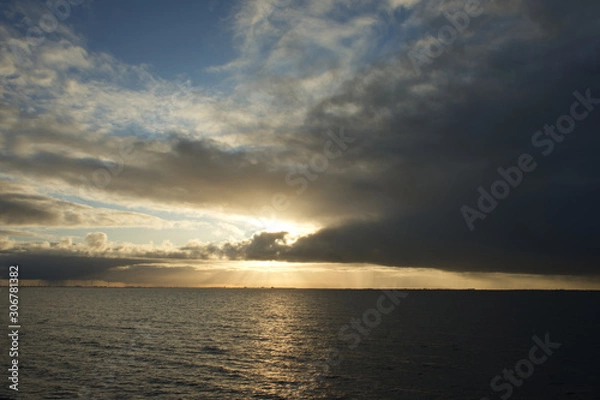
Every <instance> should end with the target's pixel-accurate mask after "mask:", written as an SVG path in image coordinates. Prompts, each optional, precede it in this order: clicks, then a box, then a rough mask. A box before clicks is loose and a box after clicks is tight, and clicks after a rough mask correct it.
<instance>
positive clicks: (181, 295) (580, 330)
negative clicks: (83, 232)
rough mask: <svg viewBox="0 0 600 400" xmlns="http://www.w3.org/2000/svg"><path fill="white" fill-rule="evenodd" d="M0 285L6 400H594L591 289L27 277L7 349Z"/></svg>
mask: <svg viewBox="0 0 600 400" xmlns="http://www.w3.org/2000/svg"><path fill="white" fill-rule="evenodd" d="M0 295H1V297H2V301H1V306H2V307H3V309H4V310H5V311H3V312H2V313H3V314H4V315H5V316H4V317H3V321H4V322H5V323H4V324H3V325H4V326H2V329H3V330H4V331H5V334H4V335H3V336H4V338H5V339H4V344H3V347H4V348H3V349H2V350H3V351H2V362H3V368H2V370H3V371H4V373H3V375H4V377H3V378H2V381H3V384H2V388H1V389H0V398H2V399H32V400H42V399H147V398H148V399H161V400H162V399H165V400H169V399H173V400H175V399H227V400H229V399H340V400H341V399H476V400H482V399H485V400H493V399H503V400H507V399H509V398H512V399H544V400H550V399H569V400H573V399H600V293H599V292H583V291H476V290H465V291H444V290H407V291H398V290H389V291H381V290H305V289H277V288H273V289H270V288H265V289H224V288H222V289H212V288H211V289H176V288H81V287H22V288H20V291H19V321H18V322H19V328H18V357H10V356H9V352H10V347H11V346H12V345H14V343H13V342H12V339H11V337H10V336H9V335H10V334H11V329H9V328H8V325H9V321H8V311H9V310H8V307H9V304H8V299H7V297H8V296H7V292H6V288H3V290H2V293H0ZM13 355H14V354H13ZM13 359H18V364H17V365H18V386H17V388H18V391H15V390H13V389H10V387H9V385H11V384H12V383H11V380H10V377H11V374H12V372H11V371H8V368H9V367H11V365H12V364H11V363H12V360H13ZM13 387H14V386H13Z"/></svg>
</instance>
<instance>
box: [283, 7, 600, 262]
mask: <svg viewBox="0 0 600 400" xmlns="http://www.w3.org/2000/svg"><path fill="white" fill-rule="evenodd" d="M506 7H507V9H508V11H507V10H504V12H505V14H503V15H501V18H502V21H503V23H502V24H500V23H494V21H491V22H490V23H489V24H487V25H486V26H478V27H473V29H478V31H476V32H473V37H472V38H469V39H468V42H469V43H468V44H465V45H464V46H462V48H461V49H460V50H458V49H455V50H456V51H452V50H449V51H448V54H446V55H444V56H442V57H440V58H439V59H437V60H436V61H435V62H434V63H432V64H431V65H430V66H428V67H427V69H425V71H424V74H423V75H422V76H421V77H419V78H416V77H414V76H408V75H406V74H401V73H398V71H399V70H400V69H401V68H402V65H403V66H404V67H405V68H408V65H409V64H408V63H407V60H406V59H402V60H401V61H400V62H399V64H396V65H394V64H385V65H381V66H377V67H374V68H372V69H371V70H368V71H366V72H364V75H362V76H357V77H356V79H355V80H354V81H353V82H352V83H351V84H349V85H348V90H347V91H346V92H345V93H341V94H339V95H337V96H335V97H334V98H331V99H330V100H329V101H328V102H324V103H323V104H321V105H320V106H319V107H318V108H315V109H314V110H313V115H312V117H313V118H314V119H316V120H320V121H322V123H324V124H325V123H327V120H328V114H327V109H328V108H330V107H331V106H332V105H336V106H343V105H345V104H353V105H357V106H358V107H359V108H360V109H361V110H362V111H361V113H360V114H359V115H355V116H354V118H353V119H352V121H351V125H352V126H353V127H354V129H353V134H355V135H361V131H362V132H364V133H363V137H362V139H361V146H360V147H359V148H358V149H357V152H354V153H353V152H349V153H348V158H346V159H345V160H344V161H346V162H348V163H350V164H352V163H362V164H363V165H365V166H366V169H368V170H370V171H378V173H377V175H376V176H373V175H371V176H369V178H371V179H369V180H368V182H369V183H368V185H367V184H363V188H365V189H367V188H368V190H362V191H361V190H360V189H359V190H356V189H357V188H359V187H360V186H361V180H360V179H355V180H354V183H355V185H352V184H350V183H349V184H348V185H347V186H346V187H342V188H340V187H336V189H339V190H340V191H339V192H338V193H337V196H336V197H338V198H340V199H341V198H344V197H346V196H348V195H350V194H358V195H359V196H360V197H359V199H356V197H353V196H348V197H346V198H348V199H349V200H348V201H360V198H361V197H362V198H363V199H364V198H368V197H369V196H373V198H374V199H375V198H377V197H379V198H384V199H386V204H389V203H390V200H392V201H393V202H395V204H396V209H395V210H392V211H390V212H388V213H387V214H386V215H385V217H384V218H381V219H379V220H377V221H362V222H360V221H359V222H354V223H347V224H343V225H341V226H339V227H330V228H327V229H324V230H322V231H321V232H318V233H316V234H314V235H311V236H309V237H305V238H302V239H301V240H299V241H298V242H297V243H295V244H294V245H293V246H292V247H291V248H290V249H288V251H286V252H285V254H286V255H285V258H287V259H289V260H294V261H299V260H303V261H317V260H318V261H336V262H372V263H379V264H387V265H398V266H428V267H437V268H444V269H451V270H469V271H473V270H477V271H502V272H534V273H565V274H568V273H576V274H588V273H589V274H597V273H599V272H600V270H598V266H599V265H600V252H599V250H598V247H597V245H596V242H597V238H598V228H597V227H598V226H599V225H600V212H599V211H598V208H597V204H598V203H599V200H600V163H599V162H598V151H600V138H599V137H598V135H597V127H598V122H599V121H600V107H598V106H596V108H598V110H595V111H594V112H591V113H590V115H589V116H588V117H587V118H586V119H585V120H584V121H582V122H578V123H577V127H576V131H575V133H572V134H571V135H570V136H568V137H567V138H566V139H565V140H564V142H561V143H556V147H555V150H554V152H553V154H551V155H549V156H548V157H543V156H541V155H540V149H535V148H534V147H533V146H532V144H531V138H532V135H533V134H534V133H535V132H536V131H537V130H540V129H542V128H543V126H544V125H545V124H549V125H551V124H555V123H556V121H557V118H558V117H559V116H561V115H563V114H569V109H570V106H571V104H572V103H573V102H574V101H575V100H576V98H574V96H573V95H572V93H573V92H574V91H579V92H580V93H581V94H584V93H585V92H586V90H587V89H591V93H592V97H593V98H596V99H598V98H600V78H599V77H598V74H597V71H598V70H600V57H599V56H598V55H599V54H600V42H599V41H598V37H599V36H598V34H599V33H600V26H599V24H598V22H597V19H596V18H595V17H594V15H597V13H598V11H599V10H600V7H599V5H598V4H597V2H586V3H585V4H577V5H572V4H568V5H567V4H566V3H564V4H560V5H556V7H555V8H553V6H552V4H549V3H547V2H531V3H524V5H522V6H521V7H518V8H512V11H511V7H509V6H508V5H507V6H506ZM591 10H593V11H591ZM523 11H527V12H528V13H529V14H528V16H529V17H531V19H532V20H533V21H534V23H533V24H531V23H528V22H524V20H522V19H521V17H520V16H518V15H517V14H516V13H517V12H523ZM490 18H492V17H490ZM499 18H500V17H499ZM536 29H539V30H538V31H537V32H535V30H536ZM513 30H516V31H521V33H523V32H525V33H527V34H525V35H523V36H522V37H520V35H518V34H515V33H513ZM487 39H489V40H490V43H489V46H486V43H485V40H487ZM459 40H460V39H459ZM469 46H471V47H469ZM395 68H397V69H396V70H395ZM367 80H368V81H369V82H371V83H370V84H364V81H367ZM385 113H387V114H389V115H391V117H390V118H389V119H387V120H385V121H384V122H383V123H382V122H381V120H380V119H378V116H379V115H382V114H385ZM369 127H371V131H370V132H369V133H366V131H367V129H368V128H369ZM523 153H531V154H533V155H535V156H536V160H537V161H539V167H538V169H537V170H536V171H534V172H533V173H531V174H529V175H527V176H525V178H524V182H523V183H522V184H521V186H520V187H518V188H517V189H515V190H513V193H512V194H511V195H510V197H508V198H507V199H506V200H503V201H501V202H500V203H501V204H500V205H499V206H498V208H497V209H496V210H495V211H494V212H493V213H492V214H491V215H490V216H489V217H488V218H487V219H486V220H485V221H477V224H478V228H477V230H476V231H475V232H470V231H469V230H468V228H467V226H466V224H465V220H464V219H463V217H462V215H461V214H460V208H461V206H462V205H463V204H468V205H470V206H472V207H476V205H475V203H476V201H477V199H478V193H477V187H478V186H479V185H482V186H484V187H486V188H488V190H489V187H490V185H491V184H492V183H493V182H494V181H496V180H497V179H498V178H499V176H498V173H497V172H496V169H497V168H498V167H510V166H513V165H516V164H517V158H518V157H519V156H520V155H521V154H523ZM365 181H367V180H365ZM334 197H335V195H333V194H332V198H334Z"/></svg>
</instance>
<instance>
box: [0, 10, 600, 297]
mask: <svg viewBox="0 0 600 400" xmlns="http://www.w3.org/2000/svg"><path fill="white" fill-rule="evenodd" d="M597 15H600V3H598V2H597V1H595V0H582V1H580V2H576V3H569V2H564V1H559V0H528V1H524V0H503V1H500V0H495V1H494V0H464V1H463V0H456V1H455V0H445V1H439V0H423V1H419V0H380V1H364V0H297V1H296V0H246V1H217V0H207V1H198V2H192V1H183V0H178V1H171V2H164V1H156V0H151V1H141V0H130V1H97V0H68V1H67V0H49V1H47V2H46V1H30V0H24V1H4V2H2V3H1V5H0V80H1V81H2V85H1V86H0V263H1V264H2V265H6V266H8V265H10V264H19V265H20V266H21V267H20V268H21V272H20V278H21V279H25V280H27V281H29V282H30V283H31V284H50V285H63V284H64V285H71V284H77V285H80V284H82V285H114V286H186V287H187V286H192V287H205V286H228V287H244V286H252V287H255V286H258V287H260V286H265V287H271V286H277V287H316V288H326V287H331V288H380V287H399V288H400V287H407V288H479V289H556V288H559V289H598V288H600V246H598V241H599V239H600V232H599V227H600V212H599V211H598V204H600V202H599V200H600V161H599V157H598V156H597V152H598V151H599V150H600V146H599V145H600V138H599V137H598V126H599V122H600V77H599V76H598V71H599V70H600V20H598V18H597V17H596V16H597Z"/></svg>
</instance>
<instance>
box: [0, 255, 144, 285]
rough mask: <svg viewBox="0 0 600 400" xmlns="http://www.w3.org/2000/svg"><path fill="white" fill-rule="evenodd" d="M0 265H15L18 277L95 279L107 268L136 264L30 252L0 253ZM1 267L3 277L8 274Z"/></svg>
mask: <svg viewBox="0 0 600 400" xmlns="http://www.w3.org/2000/svg"><path fill="white" fill-rule="evenodd" d="M0 262H1V263H2V265H19V267H20V268H19V279H41V280H47V281H63V280H69V279H99V278H101V277H103V276H104V275H105V274H106V273H107V271H108V270H110V269H112V268H115V267H125V266H130V265H134V264H139V263H141V262H142V261H139V260H133V259H123V258H121V259H119V258H102V257H85V256H76V255H69V254H66V255H59V254H44V253H38V254H36V253H35V252H30V253H28V254H12V255H5V254H0ZM7 271H8V269H7V268H4V269H3V272H2V273H3V275H4V276H3V278H6V277H7V275H8V272H7Z"/></svg>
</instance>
